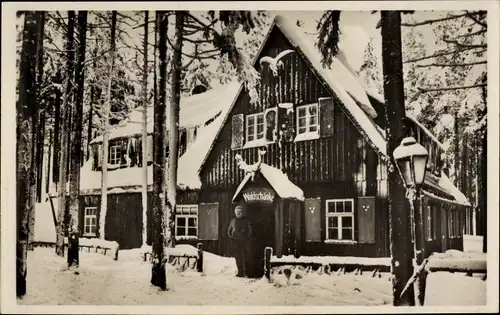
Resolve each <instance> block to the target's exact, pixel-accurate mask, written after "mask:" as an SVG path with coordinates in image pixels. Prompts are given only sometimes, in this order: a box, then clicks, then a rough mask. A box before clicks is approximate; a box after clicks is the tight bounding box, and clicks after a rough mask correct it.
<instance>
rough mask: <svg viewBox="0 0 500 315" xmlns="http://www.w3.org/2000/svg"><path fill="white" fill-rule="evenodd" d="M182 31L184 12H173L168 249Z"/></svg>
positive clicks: (173, 200) (172, 228)
mask: <svg viewBox="0 0 500 315" xmlns="http://www.w3.org/2000/svg"><path fill="white" fill-rule="evenodd" d="M183 29H184V12H183V11H176V12H175V39H174V47H173V52H172V55H173V56H172V83H171V94H170V95H171V99H170V108H169V115H168V116H169V126H168V136H169V139H168V143H169V155H168V175H167V178H168V185H167V209H166V213H165V215H166V217H165V221H166V222H168V228H167V235H168V236H169V238H168V239H167V245H168V247H175V205H176V196H177V164H178V159H179V154H178V153H179V152H178V144H179V101H180V93H181V68H182V56H181V54H182V41H183V38H182V35H183V34H182V32H183Z"/></svg>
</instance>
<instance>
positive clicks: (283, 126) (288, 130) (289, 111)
mask: <svg viewBox="0 0 500 315" xmlns="http://www.w3.org/2000/svg"><path fill="white" fill-rule="evenodd" d="M294 111H295V109H294V105H293V104H291V103H285V104H280V105H279V106H278V123H279V127H278V133H279V134H280V138H281V139H280V140H281V141H284V142H290V141H293V139H294V138H295V115H294Z"/></svg>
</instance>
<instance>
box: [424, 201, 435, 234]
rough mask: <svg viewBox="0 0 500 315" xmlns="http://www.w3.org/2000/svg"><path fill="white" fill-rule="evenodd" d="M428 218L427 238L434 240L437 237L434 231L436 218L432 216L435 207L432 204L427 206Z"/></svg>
mask: <svg viewBox="0 0 500 315" xmlns="http://www.w3.org/2000/svg"><path fill="white" fill-rule="evenodd" d="M426 214H427V218H425V219H426V220H425V221H426V234H427V240H428V241H432V240H434V238H435V236H434V235H435V232H434V228H435V227H434V222H433V221H434V220H433V218H432V216H433V215H434V211H433V208H432V207H431V206H427V213H426Z"/></svg>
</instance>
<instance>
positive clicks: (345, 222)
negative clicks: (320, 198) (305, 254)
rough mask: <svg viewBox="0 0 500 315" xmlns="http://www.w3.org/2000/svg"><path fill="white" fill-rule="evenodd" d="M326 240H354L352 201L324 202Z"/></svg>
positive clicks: (336, 200)
mask: <svg viewBox="0 0 500 315" xmlns="http://www.w3.org/2000/svg"><path fill="white" fill-rule="evenodd" d="M326 240H339V241H346V240H347V241H353V240H354V199H335V200H327V201H326Z"/></svg>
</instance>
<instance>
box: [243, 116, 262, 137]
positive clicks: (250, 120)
mask: <svg viewBox="0 0 500 315" xmlns="http://www.w3.org/2000/svg"><path fill="white" fill-rule="evenodd" d="M246 120H247V121H246V143H251V142H256V141H259V140H263V139H264V113H257V114H251V115H247V117H246Z"/></svg>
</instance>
